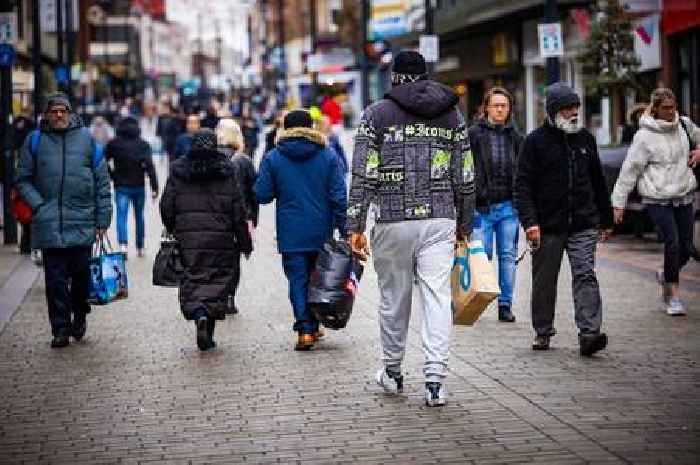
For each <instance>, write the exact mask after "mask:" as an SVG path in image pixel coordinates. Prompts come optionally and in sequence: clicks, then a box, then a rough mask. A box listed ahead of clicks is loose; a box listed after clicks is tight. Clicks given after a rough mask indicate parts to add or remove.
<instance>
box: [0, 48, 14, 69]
mask: <svg viewBox="0 0 700 465" xmlns="http://www.w3.org/2000/svg"><path fill="white" fill-rule="evenodd" d="M14 61H15V48H14V47H13V46H12V45H10V44H0V68H9V67H11V66H12V63H13V62H14Z"/></svg>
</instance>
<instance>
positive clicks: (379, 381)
mask: <svg viewBox="0 0 700 465" xmlns="http://www.w3.org/2000/svg"><path fill="white" fill-rule="evenodd" d="M374 380H375V381H376V382H377V386H379V387H381V388H382V389H384V393H385V394H390V395H397V394H400V393H402V392H403V388H401V389H392V388H390V387H387V386H386V385H385V384H384V383H382V371H380V372H378V373H377V375H376V376H375V377H374Z"/></svg>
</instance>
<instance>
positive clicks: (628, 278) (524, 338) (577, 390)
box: [0, 204, 700, 465]
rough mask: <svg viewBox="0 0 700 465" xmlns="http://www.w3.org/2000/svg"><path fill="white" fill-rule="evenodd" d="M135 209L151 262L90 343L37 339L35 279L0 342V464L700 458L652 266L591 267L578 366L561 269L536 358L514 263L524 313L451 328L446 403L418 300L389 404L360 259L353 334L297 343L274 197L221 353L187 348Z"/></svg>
mask: <svg viewBox="0 0 700 465" xmlns="http://www.w3.org/2000/svg"><path fill="white" fill-rule="evenodd" d="M147 209H148V222H147V227H148V238H147V248H148V256H147V257H146V258H143V259H139V258H137V257H136V256H135V253H134V252H135V251H134V250H133V249H132V251H131V252H132V256H131V258H130V260H129V262H128V265H129V279H130V297H129V299H128V300H127V301H122V302H118V303H115V304H112V305H109V306H106V307H95V308H94V310H93V313H92V314H91V315H90V317H89V320H88V321H89V328H88V334H87V336H86V339H85V340H84V342H82V343H74V344H71V345H70V346H69V347H68V348H66V349H63V350H55V349H53V350H52V349H50V348H49V344H48V342H49V340H50V332H49V326H48V322H47V317H46V307H45V303H44V295H43V293H44V288H43V282H42V281H41V280H39V281H38V282H37V284H36V285H35V286H34V287H33V289H32V291H31V292H30V294H29V295H28V297H27V298H26V300H25V301H24V302H23V304H22V305H21V307H20V309H19V311H18V312H16V314H15V315H14V317H13V319H12V321H11V322H10V324H9V325H8V326H7V327H6V328H5V330H4V331H3V332H2V334H0V373H2V380H3V381H2V383H1V384H0V396H1V397H2V399H3V402H2V404H0V451H1V452H0V464H13V465H14V464H23V463H27V464H30V463H31V464H76V465H77V464H113V463H121V464H138V463H143V464H147V463H167V464H204V463H219V464H224V463H225V464H238V463H259V464H268V463H283V464H292V463H299V464H312V463H313V464H321V463H329V464H330V463H357V464H378V463H387V464H408V463H425V464H432V463H455V464H472V463H479V464H496V463H508V464H513V463H537V464H548V463H551V464H583V463H591V464H599V463H635V464H652V463H654V464H656V463H664V464H665V463H669V464H671V463H674V464H677V463H678V464H680V463H684V464H697V463H699V462H700V367H699V366H698V362H699V361H700V298H699V297H700V294H698V293H695V292H689V293H688V294H687V297H688V302H689V309H688V310H689V312H688V316H687V317H682V318H671V317H668V316H666V315H665V314H664V313H663V312H661V311H659V306H658V304H657V302H658V289H657V286H655V285H654V283H653V279H652V274H651V272H642V271H639V269H637V268H635V267H633V266H630V265H628V264H624V263H622V264H621V263H619V262H614V261H613V260H612V259H603V260H601V263H600V265H599V267H598V268H599V269H598V271H599V277H600V281H601V287H602V291H603V296H604V302H605V318H604V325H605V329H606V331H607V332H608V334H609V336H610V345H609V348H608V350H606V351H605V352H603V353H602V355H600V356H599V357H595V358H593V359H582V358H581V357H579V355H578V351H577V343H576V332H575V329H574V323H573V315H572V310H571V308H572V302H571V296H570V278H569V273H568V272H567V271H565V272H563V273H562V276H561V279H560V282H559V288H560V294H559V304H558V317H557V329H558V332H559V334H558V335H557V336H556V337H555V338H554V339H553V349H552V350H551V351H549V352H545V353H538V352H533V351H531V350H530V349H529V344H530V339H531V336H532V334H531V328H530V326H529V323H528V320H529V319H528V316H527V315H528V295H529V291H530V279H529V276H528V272H527V271H528V270H529V263H528V262H527V261H526V262H524V263H523V264H522V265H521V269H520V270H519V274H518V286H517V292H516V305H515V314H516V315H517V317H518V322H517V323H515V324H512V325H507V324H501V323H498V322H497V318H496V314H495V313H496V312H495V310H493V309H492V310H490V311H489V312H487V313H486V314H485V315H484V316H483V317H482V319H481V320H480V321H479V322H478V323H477V325H476V326H474V327H472V328H464V327H459V328H455V330H454V332H453V336H452V355H451V360H450V373H449V379H448V384H447V387H448V389H449V397H448V399H449V404H448V405H447V406H446V407H444V408H441V409H428V408H426V407H425V406H424V405H423V399H422V395H423V389H422V377H421V364H422V354H421V346H420V337H419V334H418V333H417V328H419V327H420V326H419V319H420V312H419V311H415V312H414V316H413V321H412V322H411V333H410V336H409V345H408V350H407V354H406V362H405V370H406V375H407V379H406V382H407V385H406V392H405V393H404V394H403V395H401V396H399V397H387V396H385V395H384V394H382V393H381V392H380V389H379V388H377V386H376V385H375V384H374V382H373V381H372V379H371V378H372V376H373V374H374V372H375V371H376V368H377V367H378V363H377V361H378V354H379V348H378V328H377V318H376V308H377V302H378V291H377V286H376V276H375V274H374V272H373V270H372V268H371V267H369V268H368V270H367V273H366V275H365V277H364V279H363V282H362V284H361V288H360V294H359V299H358V302H357V304H356V307H355V311H354V314H353V316H352V319H351V321H350V324H349V326H348V328H347V329H346V330H344V331H339V332H333V331H328V333H329V334H328V336H327V340H326V341H325V342H323V343H321V344H319V345H318V346H317V348H316V349H315V350H314V351H312V352H308V353H299V352H294V351H293V350H292V347H293V342H294V336H293V334H292V332H291V310H290V308H289V304H288V302H287V298H286V282H285V279H284V276H283V273H282V269H281V265H280V260H279V257H278V256H277V255H276V253H275V242H274V230H273V225H274V218H273V211H272V209H271V208H264V209H263V211H262V226H261V229H260V230H259V231H258V237H257V244H256V247H257V250H256V253H255V255H254V257H253V258H252V260H251V261H250V262H245V263H244V265H243V269H244V277H243V280H242V288H241V291H240V298H239V303H240V307H241V313H240V314H239V315H237V316H235V317H234V318H230V319H228V320H226V321H225V322H223V323H222V324H220V325H219V326H217V337H216V339H217V341H218V344H219V347H218V348H217V349H216V350H214V351H212V352H208V353H201V352H199V351H198V350H197V349H196V346H195V341H194V329H193V325H192V324H191V323H188V322H186V321H184V320H183V319H182V317H181V315H180V312H179V308H178V301H177V291H176V290H172V289H164V288H156V287H153V286H152V285H151V284H150V280H151V265H152V259H153V255H154V254H155V251H156V249H157V237H158V234H159V232H160V226H159V225H158V217H157V212H156V209H155V208H154V205H152V204H149V205H148V207H147ZM132 231H133V226H132ZM112 234H113V232H112ZM112 237H113V238H114V236H112ZM606 247H607V246H606ZM606 253H607V248H604V250H603V251H602V252H601V255H605V254H606ZM613 258H614V257H613ZM565 266H566V263H565ZM414 304H415V306H414V308H415V309H416V310H418V309H419V308H420V302H419V301H418V300H417V301H416V302H415V303H414Z"/></svg>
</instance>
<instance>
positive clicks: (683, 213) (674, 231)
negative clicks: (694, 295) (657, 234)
mask: <svg viewBox="0 0 700 465" xmlns="http://www.w3.org/2000/svg"><path fill="white" fill-rule="evenodd" d="M647 212H649V216H650V217H651V219H652V221H654V223H656V225H657V226H658V227H659V229H661V232H662V233H663V235H664V281H666V282H667V283H670V284H678V281H679V278H678V275H679V274H680V271H681V268H683V267H684V266H685V265H686V263H688V260H690V253H691V250H692V247H693V205H692V204H689V205H682V206H680V207H673V206H669V205H647Z"/></svg>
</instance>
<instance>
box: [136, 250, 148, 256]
mask: <svg viewBox="0 0 700 465" xmlns="http://www.w3.org/2000/svg"><path fill="white" fill-rule="evenodd" d="M145 254H146V253H145V252H144V250H143V249H138V250H136V255H138V256H139V257H143V256H144V255H145Z"/></svg>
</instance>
